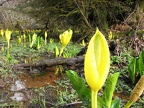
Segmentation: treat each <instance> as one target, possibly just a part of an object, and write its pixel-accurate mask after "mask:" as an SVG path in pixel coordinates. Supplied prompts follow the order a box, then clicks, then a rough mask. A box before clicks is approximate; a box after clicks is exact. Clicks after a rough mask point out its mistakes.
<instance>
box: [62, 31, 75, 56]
mask: <svg viewBox="0 0 144 108" xmlns="http://www.w3.org/2000/svg"><path fill="white" fill-rule="evenodd" d="M72 34H73V31H72V30H71V29H68V30H66V31H65V32H64V33H62V34H60V36H59V38H60V41H61V43H62V48H61V51H60V55H61V54H62V53H63V50H64V48H65V47H66V45H67V44H68V43H69V41H70V39H71V37H72Z"/></svg>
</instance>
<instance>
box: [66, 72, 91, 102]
mask: <svg viewBox="0 0 144 108" xmlns="http://www.w3.org/2000/svg"><path fill="white" fill-rule="evenodd" d="M66 74H67V76H68V78H69V79H70V81H71V83H72V86H73V88H74V89H75V90H76V91H77V93H78V95H79V97H80V99H81V100H82V101H83V104H84V105H85V104H86V105H88V104H89V101H90V97H91V93H90V90H89V89H88V88H87V86H86V84H85V81H84V79H83V78H80V77H79V76H78V74H77V73H76V72H75V71H72V70H68V71H66Z"/></svg>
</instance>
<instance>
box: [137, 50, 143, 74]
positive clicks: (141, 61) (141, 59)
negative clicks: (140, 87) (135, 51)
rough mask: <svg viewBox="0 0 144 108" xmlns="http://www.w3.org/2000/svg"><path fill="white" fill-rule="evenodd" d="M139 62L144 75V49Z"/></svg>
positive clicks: (141, 72)
mask: <svg viewBox="0 0 144 108" xmlns="http://www.w3.org/2000/svg"><path fill="white" fill-rule="evenodd" d="M138 63H139V71H140V76H142V75H144V51H141V53H140V56H139V62H138Z"/></svg>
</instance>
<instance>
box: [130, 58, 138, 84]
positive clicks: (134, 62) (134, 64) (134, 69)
mask: <svg viewBox="0 0 144 108" xmlns="http://www.w3.org/2000/svg"><path fill="white" fill-rule="evenodd" d="M138 62H139V59H138V58H133V59H132V60H131V62H130V63H129V65H128V75H129V78H130V80H131V81H132V83H134V82H135V79H136V74H137V72H138V71H139V69H138V66H139V65H138Z"/></svg>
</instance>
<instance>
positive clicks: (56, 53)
mask: <svg viewBox="0 0 144 108" xmlns="http://www.w3.org/2000/svg"><path fill="white" fill-rule="evenodd" d="M54 52H55V57H58V55H59V49H58V47H57V46H56V45H55V49H54Z"/></svg>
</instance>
